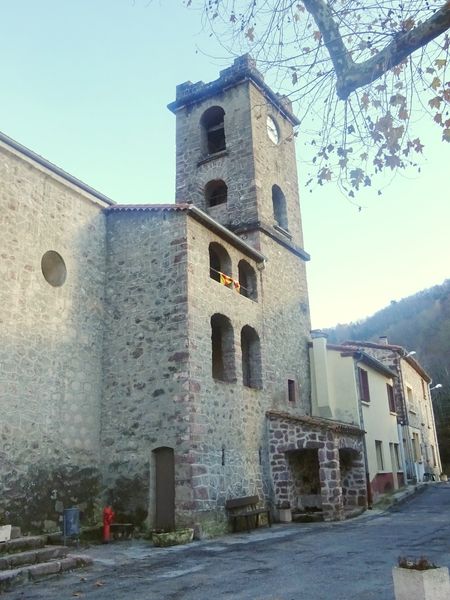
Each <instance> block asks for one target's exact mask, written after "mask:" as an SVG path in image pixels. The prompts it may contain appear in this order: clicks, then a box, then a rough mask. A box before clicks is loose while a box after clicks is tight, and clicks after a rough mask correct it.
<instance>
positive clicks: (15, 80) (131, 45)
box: [0, 0, 450, 327]
mask: <svg viewBox="0 0 450 600" xmlns="http://www.w3.org/2000/svg"><path fill="white" fill-rule="evenodd" d="M0 29H1V31H0V33H1V35H0V53H1V56H2V59H3V60H2V93H1V94H0V130H1V131H3V132H4V133H6V134H7V135H9V136H11V137H13V138H14V139H16V140H17V141H19V142H21V143H22V144H24V145H25V146H28V147H29V148H31V149H32V150H34V151H36V152H38V153H39V154H41V155H43V156H44V157H46V158H47V159H49V160H51V161H52V162H54V163H56V164H57V165H58V166H60V167H62V168H63V169H65V170H67V171H68V172H70V173H71V174H73V175H75V176H76V177H79V178H80V179H82V180H83V181H85V182H86V183H88V184H89V185H91V186H92V187H94V188H96V189H98V190H100V191H101V192H103V193H104V194H106V195H108V196H110V197H111V198H112V199H113V200H116V201H118V202H121V203H140V202H172V201H173V199H174V180H175V118H174V116H173V115H172V114H171V113H170V112H169V111H168V110H167V108H166V105H167V104H168V103H169V102H170V101H172V100H173V99H174V97H175V86H176V85H177V84H178V83H182V82H183V81H186V80H192V81H197V80H200V79H202V80H204V81H210V80H212V79H215V78H216V77H217V76H218V72H219V70H220V69H221V68H223V67H224V66H227V64H228V63H229V62H230V59H229V58H228V57H227V56H226V55H225V53H224V51H223V50H222V49H221V48H220V46H219V45H218V44H217V43H216V42H215V40H214V39H212V38H210V37H209V35H208V33H207V32H204V31H202V27H201V20H200V16H199V15H198V14H196V13H195V12H194V11H188V10H186V9H185V8H184V7H183V6H182V3H181V0H166V1H163V0H160V1H158V0H153V1H150V2H149V0H134V1H133V0H39V1H36V0H14V2H3V5H2V19H1V23H0ZM421 137H422V138H423V139H424V140H425V142H426V147H427V154H426V157H427V160H426V161H424V163H423V165H422V173H421V174H420V176H417V175H415V174H413V173H410V174H407V176H404V175H403V176H402V175H398V176H397V177H396V178H395V180H394V181H393V182H392V183H391V184H390V185H389V186H387V187H386V188H385V189H384V193H383V195H382V196H377V195H376V191H375V190H374V191H370V190H369V191H368V192H367V193H366V192H365V193H364V195H363V196H361V197H360V198H359V199H358V201H359V202H360V203H361V204H362V205H363V210H362V211H361V212H359V211H358V210H357V209H356V207H355V206H354V205H352V204H351V203H349V202H348V201H347V199H346V198H345V197H344V196H342V195H341V193H340V192H339V191H338V190H337V188H335V187H333V186H332V185H329V186H325V187H324V188H322V189H317V190H314V192H313V193H312V194H310V193H309V192H308V190H306V189H305V188H303V187H302V184H300V201H301V209H302V215H303V229H304V237H305V249H306V250H307V251H308V252H310V253H311V256H312V261H311V263H309V265H308V283H309V290H310V303H311V313H312V325H313V327H325V326H330V325H333V324H335V323H337V322H347V321H350V320H356V319H359V318H361V317H364V316H366V315H369V314H371V313H372V312H374V311H375V310H377V309H379V308H382V307H383V306H385V305H386V304H389V302H390V301H391V300H394V299H395V300H398V299H400V298H401V297H404V296H406V295H409V294H412V293H415V292H416V291H419V290H420V289H423V288H425V287H429V286H431V285H435V284H438V283H442V281H443V280H444V279H446V278H448V277H449V276H450V274H449V258H450V235H449V227H450V191H449V190H450V185H449V183H448V181H449V177H448V171H449V169H450V144H445V143H443V142H441V141H440V132H439V130H438V128H437V127H433V125H432V124H431V123H430V122H429V121H423V123H422V125H421ZM297 157H298V166H299V175H300V181H301V182H302V180H303V181H305V180H306V178H307V168H306V166H305V158H306V154H305V150H304V149H303V147H302V145H301V132H300V141H299V142H298V145H297Z"/></svg>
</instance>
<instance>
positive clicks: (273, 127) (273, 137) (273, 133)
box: [267, 116, 280, 144]
mask: <svg viewBox="0 0 450 600" xmlns="http://www.w3.org/2000/svg"><path fill="white" fill-rule="evenodd" d="M267 135H268V136H269V140H270V141H271V142H273V143H274V144H278V142H279V141H280V134H279V131H278V126H277V124H276V123H275V121H274V119H273V118H272V117H271V116H268V117H267Z"/></svg>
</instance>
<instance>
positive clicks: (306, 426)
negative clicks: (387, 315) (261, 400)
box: [266, 411, 367, 521]
mask: <svg viewBox="0 0 450 600" xmlns="http://www.w3.org/2000/svg"><path fill="white" fill-rule="evenodd" d="M266 417H267V425H268V441H269V462H270V474H271V479H272V490H273V502H274V505H275V506H282V505H283V504H285V503H287V502H288V503H289V504H290V506H291V507H294V508H296V507H297V506H299V505H303V506H305V504H307V503H309V504H310V506H311V507H314V506H317V508H319V509H321V510H322V514H323V518H324V520H326V521H336V520H342V519H344V518H345V510H346V509H351V508H356V507H360V508H366V507H367V488H366V474H365V467H364V446H363V436H364V431H363V430H361V429H360V428H359V427H357V426H355V425H349V424H346V423H341V422H338V421H331V420H328V419H321V418H318V417H310V416H302V417H294V416H292V415H289V414H287V413H282V412H276V411H269V412H267V413H266Z"/></svg>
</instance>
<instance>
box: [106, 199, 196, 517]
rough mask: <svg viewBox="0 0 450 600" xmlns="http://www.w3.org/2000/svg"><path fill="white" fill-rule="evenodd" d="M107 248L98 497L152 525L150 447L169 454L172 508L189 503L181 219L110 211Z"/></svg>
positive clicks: (184, 253)
mask: <svg viewBox="0 0 450 600" xmlns="http://www.w3.org/2000/svg"><path fill="white" fill-rule="evenodd" d="M107 249H108V280H107V284H106V315H107V316H106V334H105V346H104V356H105V359H104V399H103V405H102V448H103V456H104V471H103V472H104V481H105V488H106V490H107V494H106V499H107V500H108V501H109V502H111V503H112V504H113V506H114V507H115V510H116V511H117V512H118V513H119V514H122V515H123V517H124V518H126V519H129V520H131V521H133V522H135V523H139V524H140V523H143V521H144V520H145V519H147V523H148V524H150V525H152V523H153V517H154V514H153V512H154V503H155V497H154V464H153V462H154V458H153V450H155V449H156V448H159V447H163V446H164V447H170V448H173V449H174V451H175V471H176V472H175V486H176V505H177V510H179V511H181V513H182V512H183V510H185V509H186V508H187V507H189V506H190V504H189V503H190V485H189V474H190V473H189V469H190V467H189V465H188V464H186V461H187V454H188V448H189V428H190V422H189V418H188V416H187V415H188V413H187V405H188V402H189V387H188V383H187V381H188V371H187V358H188V337H187V335H188V333H187V283H186V281H187V278H186V270H187V244H186V216H185V214H184V213H181V212H175V211H174V210H173V209H171V210H167V211H165V210H163V211H161V210H149V211H136V212H133V211H127V210H125V211H117V210H115V209H112V210H110V212H109V214H108V232H107ZM176 516H177V524H179V523H180V516H179V514H178V513H177V515H176Z"/></svg>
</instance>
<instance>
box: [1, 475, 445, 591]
mask: <svg viewBox="0 0 450 600" xmlns="http://www.w3.org/2000/svg"><path fill="white" fill-rule="evenodd" d="M88 552H89V554H91V556H93V557H94V559H95V561H96V563H95V566H94V567H93V568H91V569H89V570H87V571H85V572H75V573H72V574H69V575H66V576H64V577H62V578H58V579H51V580H46V581H42V582H39V583H37V584H34V585H29V586H27V587H22V588H18V589H17V590H15V591H13V592H10V593H8V594H5V600H18V599H21V600H23V599H26V600H62V599H64V598H75V597H78V598H88V599H92V600H104V599H108V600H115V599H122V598H123V599H125V598H126V599H127V600H128V599H129V600H144V599H145V600H153V599H155V600H156V599H158V600H159V599H163V600H212V599H214V600H215V599H217V598H230V599H238V600H352V599H355V600H369V599H375V598H376V599H377V600H393V598H394V592H393V585H392V577H391V568H392V566H393V565H394V564H395V563H396V561H397V558H398V556H399V555H408V556H412V557H418V556H421V555H425V556H427V557H428V558H429V559H431V560H433V561H434V562H436V563H438V564H439V565H441V566H450V484H443V483H439V484H431V485H429V486H427V489H426V490H425V491H424V492H423V493H421V494H419V495H417V496H415V497H413V498H412V499H410V500H408V501H407V502H405V503H403V504H401V505H399V506H397V507H395V508H393V509H391V510H390V511H388V512H385V513H377V512H367V513H365V515H363V516H361V517H359V518H357V519H354V520H352V521H346V522H344V523H333V524H324V523H320V524H308V525H306V524H296V525H289V526H285V525H284V526H283V525H276V526H274V527H273V528H272V529H270V530H269V529H264V530H263V529H261V530H259V531H254V532H252V533H250V534H247V533H245V534H235V535H230V536H226V537H224V538H220V539H217V540H214V541H204V542H195V543H193V544H191V545H188V546H179V547H174V548H169V549H157V548H152V547H151V546H149V545H148V544H146V543H144V542H141V541H134V542H122V543H116V544H114V545H110V546H107V547H105V546H100V547H95V548H90V549H89V551H88Z"/></svg>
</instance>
